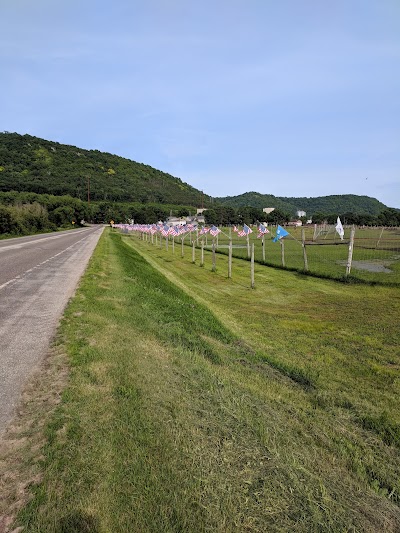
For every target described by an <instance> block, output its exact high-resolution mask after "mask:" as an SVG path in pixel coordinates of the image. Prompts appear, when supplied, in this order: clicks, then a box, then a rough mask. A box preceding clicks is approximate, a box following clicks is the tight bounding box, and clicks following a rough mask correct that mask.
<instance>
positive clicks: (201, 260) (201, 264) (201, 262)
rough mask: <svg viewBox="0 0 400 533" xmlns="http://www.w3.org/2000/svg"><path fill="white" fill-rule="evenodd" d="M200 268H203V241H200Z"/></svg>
mask: <svg viewBox="0 0 400 533" xmlns="http://www.w3.org/2000/svg"><path fill="white" fill-rule="evenodd" d="M200 266H201V267H202V266H204V240H203V239H202V241H201V259H200Z"/></svg>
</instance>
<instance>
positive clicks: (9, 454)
mask: <svg viewBox="0 0 400 533" xmlns="http://www.w3.org/2000/svg"><path fill="white" fill-rule="evenodd" d="M67 379H68V367H67V362H66V356H65V353H64V351H63V349H62V348H61V347H60V346H53V347H52V348H51V349H50V350H49V352H48V354H47V357H46V358H45V360H44V362H43V363H42V365H41V366H40V368H39V369H38V370H37V372H36V373H35V375H34V376H33V378H32V379H31V380H30V381H29V383H28V385H27V386H26V388H25V390H24V392H23V395H22V399H21V402H20V405H19V407H18V409H17V414H16V416H15V418H14V420H13V421H12V422H11V424H10V425H9V426H8V428H7V430H6V432H5V433H4V435H3V436H2V437H1V438H0V494H1V498H0V533H7V532H11V531H13V522H14V519H15V516H16V514H17V513H18V511H19V509H21V508H22V507H23V506H24V505H25V504H26V503H27V501H28V500H29V499H30V494H31V488H32V486H33V485H37V484H38V483H39V482H40V481H41V475H42V471H41V464H40V463H41V460H42V447H43V445H44V444H45V426H46V424H47V423H48V421H49V416H50V414H51V413H52V412H53V411H54V409H55V408H56V407H57V405H58V404H59V403H60V401H61V393H62V390H63V388H64V386H65V384H66V382H67Z"/></svg>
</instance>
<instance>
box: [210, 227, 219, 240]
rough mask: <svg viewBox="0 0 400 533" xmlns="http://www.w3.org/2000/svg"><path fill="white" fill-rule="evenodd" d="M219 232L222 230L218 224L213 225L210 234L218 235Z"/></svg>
mask: <svg viewBox="0 0 400 533" xmlns="http://www.w3.org/2000/svg"><path fill="white" fill-rule="evenodd" d="M218 233H221V230H220V229H218V228H217V226H211V228H210V235H212V236H213V237H216V236H217V235H218Z"/></svg>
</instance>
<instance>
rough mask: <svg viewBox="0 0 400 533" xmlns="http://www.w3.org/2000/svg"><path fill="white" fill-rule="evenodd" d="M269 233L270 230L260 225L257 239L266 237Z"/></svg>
mask: <svg viewBox="0 0 400 533" xmlns="http://www.w3.org/2000/svg"><path fill="white" fill-rule="evenodd" d="M267 233H269V231H268V229H267V228H266V227H265V226H264V224H260V225H259V226H258V235H257V239H259V238H260V237H263V236H264V235H266V234H267Z"/></svg>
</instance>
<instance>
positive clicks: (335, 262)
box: [206, 225, 400, 285]
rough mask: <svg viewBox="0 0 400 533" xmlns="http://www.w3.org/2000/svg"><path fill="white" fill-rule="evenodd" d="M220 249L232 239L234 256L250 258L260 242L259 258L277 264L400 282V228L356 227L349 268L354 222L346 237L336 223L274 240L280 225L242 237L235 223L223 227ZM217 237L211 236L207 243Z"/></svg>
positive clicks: (337, 276)
mask: <svg viewBox="0 0 400 533" xmlns="http://www.w3.org/2000/svg"><path fill="white" fill-rule="evenodd" d="M221 229H222V233H220V234H219V235H218V243H217V244H216V248H217V251H219V252H220V253H227V251H226V250H227V247H228V245H229V241H230V239H232V254H233V256H234V257H241V258H248V257H249V256H250V245H251V244H252V243H254V251H255V261H256V262H259V263H265V264H268V265H271V266H276V267H280V268H286V269H290V270H298V271H304V272H308V273H310V274H314V275H320V276H326V277H330V278H334V279H341V278H343V277H346V275H347V276H349V275H351V277H352V278H353V279H360V280H364V281H368V282H378V283H383V284H399V285H400V228H398V227H397V228H394V227H355V228H354V240H353V245H352V256H351V262H350V269H349V248H350V237H351V230H352V229H353V227H352V226H349V227H345V228H344V230H345V234H344V238H343V240H341V239H340V237H339V235H338V234H337V232H336V230H335V226H328V225H323V226H305V227H303V228H299V227H293V228H290V227H285V229H286V231H288V232H289V235H288V236H286V237H285V238H284V239H281V240H279V241H277V242H273V240H272V238H273V236H274V235H275V233H276V228H274V227H270V228H269V231H270V233H269V234H267V235H265V236H264V238H258V237H257V236H258V232H257V229H256V228H253V233H251V234H250V235H249V237H248V239H247V238H246V237H244V238H243V237H238V235H237V233H235V232H233V231H232V228H221ZM211 244H212V240H211V239H210V237H209V236H208V238H207V243H206V247H207V248H210V247H211Z"/></svg>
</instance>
